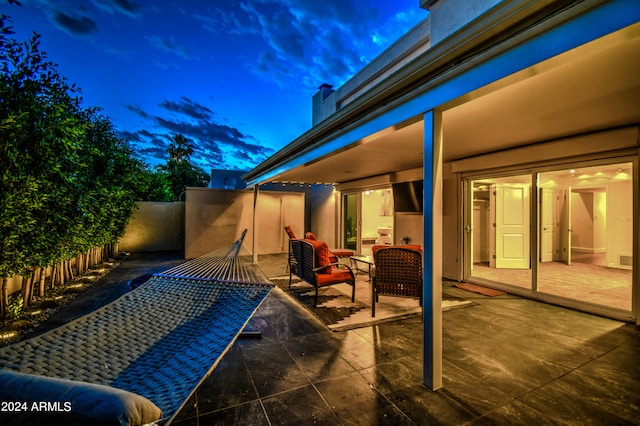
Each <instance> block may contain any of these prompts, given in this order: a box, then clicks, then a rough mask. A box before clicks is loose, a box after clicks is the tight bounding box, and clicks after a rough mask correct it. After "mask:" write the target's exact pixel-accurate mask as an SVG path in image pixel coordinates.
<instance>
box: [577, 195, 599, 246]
mask: <svg viewBox="0 0 640 426" xmlns="http://www.w3.org/2000/svg"><path fill="white" fill-rule="evenodd" d="M593 219H594V213H593V193H592V192H572V193H571V231H572V232H571V249H572V250H573V251H578V252H585V253H592V252H593V248H594V247H593Z"/></svg>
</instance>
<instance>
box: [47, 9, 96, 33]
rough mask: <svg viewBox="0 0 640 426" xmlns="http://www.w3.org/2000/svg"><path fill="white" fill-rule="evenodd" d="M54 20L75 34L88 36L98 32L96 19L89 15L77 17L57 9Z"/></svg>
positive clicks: (65, 29)
mask: <svg viewBox="0 0 640 426" xmlns="http://www.w3.org/2000/svg"><path fill="white" fill-rule="evenodd" d="M53 21H54V22H55V23H56V24H57V25H58V26H59V27H60V28H62V29H63V30H64V31H67V32H68V33H70V34H72V35H75V36H88V35H91V34H94V33H97V32H98V24H97V23H96V21H94V20H93V19H91V18H89V17H87V16H78V17H75V16H70V15H67V14H65V13H63V12H60V11H59V10H55V11H54V12H53Z"/></svg>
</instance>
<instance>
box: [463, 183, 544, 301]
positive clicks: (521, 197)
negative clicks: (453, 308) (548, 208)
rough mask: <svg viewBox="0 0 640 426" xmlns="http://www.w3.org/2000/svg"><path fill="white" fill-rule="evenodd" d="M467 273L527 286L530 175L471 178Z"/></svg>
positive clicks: (529, 250) (528, 274)
mask: <svg viewBox="0 0 640 426" xmlns="http://www.w3.org/2000/svg"><path fill="white" fill-rule="evenodd" d="M469 185H470V189H471V191H470V193H471V200H472V206H473V211H472V214H471V218H470V223H471V225H470V227H469V231H470V232H469V233H470V235H469V238H470V240H471V244H470V247H471V250H470V255H469V257H470V264H469V269H470V275H471V277H475V278H481V279H484V280H489V281H494V282H499V283H503V284H509V285H514V286H518V287H524V288H531V249H530V247H531V240H530V235H531V176H530V175H519V176H508V177H500V178H485V179H478V180H472V181H470V183H469Z"/></svg>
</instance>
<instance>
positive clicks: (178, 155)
mask: <svg viewBox="0 0 640 426" xmlns="http://www.w3.org/2000/svg"><path fill="white" fill-rule="evenodd" d="M169 140H170V141H171V143H170V144H169V148H167V154H169V161H176V162H178V163H181V162H183V161H189V157H191V154H193V145H192V144H190V143H189V140H188V139H187V138H185V137H184V136H182V135H181V134H179V133H178V134H176V135H174V136H171V137H170V138H169Z"/></svg>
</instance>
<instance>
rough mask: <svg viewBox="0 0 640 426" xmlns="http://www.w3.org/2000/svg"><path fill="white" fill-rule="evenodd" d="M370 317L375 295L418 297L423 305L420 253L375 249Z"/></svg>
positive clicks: (374, 308) (373, 310)
mask: <svg viewBox="0 0 640 426" xmlns="http://www.w3.org/2000/svg"><path fill="white" fill-rule="evenodd" d="M373 259H374V263H375V267H376V269H375V274H374V276H373V280H372V286H371V288H372V300H371V316H372V317H375V316H376V302H377V301H378V295H380V294H383V295H388V296H404V297H419V298H420V306H422V252H421V251H420V250H419V249H416V248H407V247H406V246H374V247H373Z"/></svg>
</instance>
